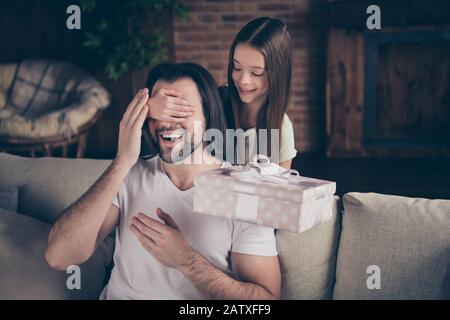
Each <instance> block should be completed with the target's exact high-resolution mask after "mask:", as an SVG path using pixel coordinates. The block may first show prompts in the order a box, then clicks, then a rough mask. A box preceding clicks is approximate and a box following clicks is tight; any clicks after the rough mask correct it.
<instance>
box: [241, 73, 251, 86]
mask: <svg viewBox="0 0 450 320" xmlns="http://www.w3.org/2000/svg"><path fill="white" fill-rule="evenodd" d="M239 82H240V83H241V84H248V83H250V75H249V74H248V73H247V72H243V73H242V76H241V78H240V79H239Z"/></svg>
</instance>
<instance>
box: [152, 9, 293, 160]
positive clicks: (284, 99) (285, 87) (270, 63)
mask: <svg viewBox="0 0 450 320" xmlns="http://www.w3.org/2000/svg"><path fill="white" fill-rule="evenodd" d="M291 73H292V45H291V38H290V35H289V32H288V30H287V27H286V25H285V24H284V23H283V22H282V21H281V20H278V19H273V18H267V17H263V18H258V19H255V20H252V21H250V22H249V23H248V24H247V25H245V26H244V28H242V30H241V31H239V33H238V34H237V35H236V38H235V39H234V41H233V43H232V45H231V48H230V56H229V62H228V86H224V87H221V88H219V91H220V93H221V97H222V101H223V106H224V109H225V110H224V111H225V114H226V117H227V125H228V128H232V129H242V130H244V135H245V143H244V144H242V143H238V144H236V145H235V149H236V150H235V155H237V156H238V157H237V158H235V159H234V161H233V159H231V161H230V159H228V158H226V159H224V160H227V161H230V162H234V163H238V164H242V163H248V162H249V161H251V160H252V159H253V156H254V155H256V154H260V153H263V154H266V155H267V156H269V157H271V159H272V160H273V159H276V160H278V162H279V164H280V165H281V166H283V167H285V168H290V167H291V163H292V159H293V158H294V157H295V156H296V154H297V151H296V150H295V145H294V142H295V140H294V130H293V127H292V123H291V121H290V120H289V118H288V116H287V115H286V109H287V107H288V102H289V95H290V85H291ZM148 104H149V116H150V117H152V118H156V119H159V120H162V121H168V122H182V121H184V118H186V117H189V116H190V115H191V113H190V112H191V107H190V105H189V102H188V101H186V100H185V99H182V98H181V97H179V95H178V93H177V92H174V91H164V92H157V93H156V94H155V95H154V96H152V97H151V98H150V99H149V102H148ZM261 129H266V132H267V135H266V137H267V139H264V135H260V130H261ZM271 129H275V130H279V131H278V136H279V141H277V142H278V143H276V144H275V145H278V146H279V149H278V150H271V146H272V130H271ZM259 139H264V140H265V141H264V140H263V141H259ZM278 152H279V153H278ZM277 154H278V155H279V157H277Z"/></svg>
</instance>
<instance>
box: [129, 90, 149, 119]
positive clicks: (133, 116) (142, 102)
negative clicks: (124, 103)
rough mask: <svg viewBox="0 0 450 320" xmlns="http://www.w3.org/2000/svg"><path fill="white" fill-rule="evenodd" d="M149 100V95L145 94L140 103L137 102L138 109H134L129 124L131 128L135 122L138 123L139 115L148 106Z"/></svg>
mask: <svg viewBox="0 0 450 320" xmlns="http://www.w3.org/2000/svg"><path fill="white" fill-rule="evenodd" d="M147 100H148V95H147V94H143V95H142V96H141V98H140V99H139V101H138V102H137V104H136V107H135V108H134V110H133V111H132V112H131V114H130V116H129V120H128V124H129V125H130V126H132V125H133V124H134V122H135V121H136V118H137V117H138V116H139V114H140V113H141V111H142V109H143V108H144V106H145V105H147Z"/></svg>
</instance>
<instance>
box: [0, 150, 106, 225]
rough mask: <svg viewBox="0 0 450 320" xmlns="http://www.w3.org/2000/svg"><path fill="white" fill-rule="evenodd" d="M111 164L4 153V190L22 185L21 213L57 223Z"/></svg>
mask: <svg viewBox="0 0 450 320" xmlns="http://www.w3.org/2000/svg"><path fill="white" fill-rule="evenodd" d="M110 163H111V161H110V160H89V159H63V158H24V157H17V156H13V155H9V154H6V153H0V177H1V179H0V190H3V189H7V188H10V187H14V186H19V187H20V198H19V210H18V212H21V213H26V214H27V215H29V216H31V217H33V218H36V219H38V220H41V221H44V222H48V223H53V222H54V221H55V219H56V218H57V217H58V215H59V214H60V213H61V212H62V211H63V210H64V209H65V208H67V207H68V206H69V205H70V204H71V203H72V202H74V201H76V200H77V199H78V198H79V197H80V196H81V195H82V194H83V193H85V192H86V191H87V190H88V189H89V187H90V186H91V185H92V184H93V183H94V182H95V181H96V180H97V179H98V177H99V176H100V175H101V174H102V173H103V172H104V171H105V169H106V168H107V166H108V165H109V164H110Z"/></svg>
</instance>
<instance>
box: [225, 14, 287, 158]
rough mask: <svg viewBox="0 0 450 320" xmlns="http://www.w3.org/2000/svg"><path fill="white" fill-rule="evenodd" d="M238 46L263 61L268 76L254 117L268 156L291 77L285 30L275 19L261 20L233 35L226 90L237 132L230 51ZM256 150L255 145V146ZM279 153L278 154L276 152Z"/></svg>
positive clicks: (236, 95)
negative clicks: (242, 45)
mask: <svg viewBox="0 0 450 320" xmlns="http://www.w3.org/2000/svg"><path fill="white" fill-rule="evenodd" d="M240 43H246V44H249V45H250V46H252V47H253V48H255V49H257V50H259V51H260V52H261V53H262V54H263V56H264V60H265V66H266V72H267V75H268V82H269V88H268V95H267V99H266V101H265V102H264V103H263V106H262V108H261V110H260V112H259V114H258V119H257V124H256V132H257V135H256V136H257V138H258V132H259V129H267V152H268V154H267V155H268V156H270V155H271V148H270V142H271V135H270V133H271V129H279V130H280V135H279V137H280V138H281V125H282V122H283V117H284V114H285V112H286V109H287V107H288V103H289V96H290V88H291V77H292V44H291V37H290V35H289V32H288V30H287V26H286V25H285V24H284V23H283V22H282V21H281V20H279V19H274V18H268V17H261V18H257V19H255V20H252V21H250V22H249V23H247V24H246V25H245V26H244V27H243V28H242V30H241V31H239V33H238V34H237V35H236V38H235V39H234V41H233V43H232V44H231V48H230V56H229V62H228V87H229V90H230V96H231V106H232V108H233V116H234V125H235V128H236V129H237V128H241V123H240V119H239V109H240V108H241V107H242V106H241V104H242V102H241V100H240V98H239V93H238V90H237V88H236V86H235V84H234V81H233V76H232V73H233V68H234V62H233V58H234V51H235V49H236V46H237V45H238V44H240ZM257 145H258V146H259V143H258V144H257ZM278 151H279V150H278Z"/></svg>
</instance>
